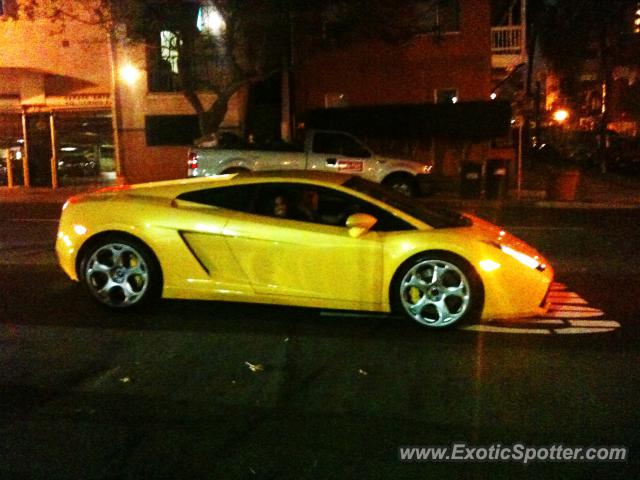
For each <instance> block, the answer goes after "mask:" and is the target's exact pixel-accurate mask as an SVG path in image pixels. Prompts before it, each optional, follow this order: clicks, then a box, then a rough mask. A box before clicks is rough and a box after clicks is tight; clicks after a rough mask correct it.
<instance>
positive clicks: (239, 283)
mask: <svg viewBox="0 0 640 480" xmlns="http://www.w3.org/2000/svg"><path fill="white" fill-rule="evenodd" d="M56 252H57V256H58V260H59V263H60V265H61V267H62V269H63V270H64V271H65V272H66V274H67V275H68V276H69V277H70V278H71V279H73V280H76V281H79V282H81V283H82V284H83V285H84V286H85V287H86V289H87V291H88V292H89V293H90V294H91V296H92V297H93V298H94V299H96V300H97V301H98V302H101V303H102V304H104V305H106V306H108V307H112V308H120V309H123V308H129V307H136V306H140V305H142V304H144V303H146V302H148V301H151V300H156V299H158V298H159V297H164V298H179V299H201V300H206V299H208V300H216V301H225V300H227V301H237V302H257V303H270V304H283V305H297V306H306V307H321V308H331V309H348V310H368V311H377V312H397V313H401V314H403V315H405V316H407V317H409V318H410V319H412V320H415V321H417V322H419V323H420V324H422V325H425V326H427V327H435V328H437V327H449V326H451V325H454V324H456V323H458V322H461V321H467V320H471V319H478V318H480V317H482V318H505V317H519V316H531V315H535V314H539V313H542V312H543V311H544V308H545V298H546V294H547V291H548V288H549V285H550V284H551V281H552V279H553V270H552V268H551V267H550V266H549V264H548V263H547V262H546V261H545V260H544V259H543V258H542V256H541V255H540V254H539V253H538V252H537V251H536V250H534V249H533V248H532V247H530V246H529V245H527V244H526V243H524V242H523V241H521V240H518V239H517V238H515V237H513V236H512V235H510V234H508V233H506V232H505V231H504V230H501V229H500V228H499V227H496V226H495V225H492V224H490V223H487V222H484V221H482V220H480V219H479V218H476V217H474V216H471V215H465V214H459V213H455V212H451V211H445V210H437V209H429V208H426V207H425V206H423V205H421V204H420V203H419V202H417V201H416V200H415V199H411V198H408V197H405V196H403V195H400V194H397V193H395V192H393V191H390V190H388V189H386V188H385V187H382V186H380V185H377V184H374V183H371V182H368V181H366V180H363V179H361V178H359V177H349V176H346V175H339V174H317V173H316V174H313V173H303V172H297V173H292V172H288V173H278V172H270V173H269V174H253V175H246V176H245V175H237V174H232V175H222V176H219V177H209V178H201V179H200V178H198V179H188V180H175V181H168V182H155V183H148V184H140V185H130V186H123V187H113V188H107V189H103V190H100V191H98V192H96V193H92V194H87V195H80V196H77V197H73V198H71V199H69V200H68V201H67V203H66V204H65V206H64V208H63V212H62V217H61V220H60V228H59V232H58V238H57V242H56Z"/></svg>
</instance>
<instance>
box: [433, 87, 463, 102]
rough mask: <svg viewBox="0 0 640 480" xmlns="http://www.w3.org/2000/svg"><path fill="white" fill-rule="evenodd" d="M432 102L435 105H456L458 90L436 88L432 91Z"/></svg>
mask: <svg viewBox="0 0 640 480" xmlns="http://www.w3.org/2000/svg"><path fill="white" fill-rule="evenodd" d="M434 101H435V102H436V103H458V89H456V88H437V89H436V90H435V91H434Z"/></svg>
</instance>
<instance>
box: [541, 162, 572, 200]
mask: <svg viewBox="0 0 640 480" xmlns="http://www.w3.org/2000/svg"><path fill="white" fill-rule="evenodd" d="M579 180H580V170H578V169H563V170H557V171H554V172H552V173H551V175H550V177H549V186H548V188H547V196H548V197H549V199H551V200H560V201H562V202H571V201H573V200H575V199H576V191H577V190H578V182H579Z"/></svg>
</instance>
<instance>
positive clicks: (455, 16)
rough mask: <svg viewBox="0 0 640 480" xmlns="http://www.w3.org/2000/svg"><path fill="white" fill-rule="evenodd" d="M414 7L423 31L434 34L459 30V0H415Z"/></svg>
mask: <svg viewBox="0 0 640 480" xmlns="http://www.w3.org/2000/svg"><path fill="white" fill-rule="evenodd" d="M416 9H417V14H418V18H420V19H421V23H422V25H421V29H422V30H423V31H425V32H427V33H435V34H443V33H447V32H459V31H460V2H459V0H430V1H429V0H422V1H418V2H417V4H416Z"/></svg>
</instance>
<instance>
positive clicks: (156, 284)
mask: <svg viewBox="0 0 640 480" xmlns="http://www.w3.org/2000/svg"><path fill="white" fill-rule="evenodd" d="M80 277H81V280H82V282H83V283H84V285H85V287H86V288H87V290H88V291H89V293H90V294H91V295H92V296H93V298H95V299H96V300H97V301H98V302H100V303H102V304H103V305H106V306H107V307H111V308H118V309H123V308H130V307H134V306H139V305H142V304H144V303H147V302H149V301H150V300H154V299H157V298H158V297H159V296H160V293H161V289H162V278H161V272H160V266H159V265H158V262H157V260H156V259H155V257H154V256H153V255H152V254H151V251H150V250H149V248H148V247H146V246H145V245H144V244H143V243H142V242H139V241H137V240H134V239H132V238H128V237H124V236H122V237H120V236H109V237H105V238H103V239H100V240H97V241H94V242H92V243H91V244H90V245H89V246H88V247H87V248H85V249H84V255H83V257H82V261H81V264H80Z"/></svg>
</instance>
